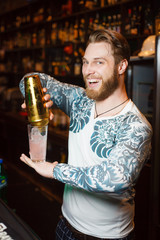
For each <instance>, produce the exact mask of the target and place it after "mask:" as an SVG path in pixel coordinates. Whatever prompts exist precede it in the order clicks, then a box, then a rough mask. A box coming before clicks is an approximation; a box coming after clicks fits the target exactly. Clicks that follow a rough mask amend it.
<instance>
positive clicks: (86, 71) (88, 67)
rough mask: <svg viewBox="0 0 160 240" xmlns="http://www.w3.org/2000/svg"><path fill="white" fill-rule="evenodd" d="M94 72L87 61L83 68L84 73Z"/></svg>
mask: <svg viewBox="0 0 160 240" xmlns="http://www.w3.org/2000/svg"><path fill="white" fill-rule="evenodd" d="M94 72H95V69H94V67H93V65H92V64H91V63H88V64H87V65H86V66H85V68H84V73H85V74H86V75H88V74H93V73H94Z"/></svg>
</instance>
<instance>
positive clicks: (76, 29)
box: [74, 19, 79, 43]
mask: <svg viewBox="0 0 160 240" xmlns="http://www.w3.org/2000/svg"><path fill="white" fill-rule="evenodd" d="M78 37H79V36H78V19H76V21H75V24H74V42H75V43H77V42H78Z"/></svg>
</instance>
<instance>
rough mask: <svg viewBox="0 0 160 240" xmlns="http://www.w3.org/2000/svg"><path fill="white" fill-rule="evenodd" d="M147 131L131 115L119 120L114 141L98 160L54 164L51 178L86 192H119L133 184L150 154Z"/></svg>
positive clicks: (147, 128)
mask: <svg viewBox="0 0 160 240" xmlns="http://www.w3.org/2000/svg"><path fill="white" fill-rule="evenodd" d="M124 126H125V127H124ZM151 135H152V131H151V129H150V128H149V127H148V126H147V125H145V124H143V123H142V122H140V121H138V120H137V117H136V118H135V116H134V115H133V116H131V117H130V122H129V121H128V120H127V122H126V121H124V122H123V124H122V126H121V129H119V133H118V134H117V139H116V144H115V145H114V146H113V147H112V148H111V149H110V150H109V152H108V155H107V156H106V158H104V161H102V163H101V164H99V165H94V166H90V167H74V166H71V165H68V164H58V165H57V166H56V167H55V168H54V172H53V175H54V178H56V179H57V180H59V181H61V182H63V183H67V184H69V185H72V186H75V187H78V188H81V189H85V190H87V191H90V192H116V193H118V192H123V191H125V190H126V189H128V188H129V187H132V186H134V184H135V182H136V180H137V178H138V176H139V173H140V171H141V169H142V167H143V165H144V163H145V161H146V159H147V158H148V157H149V155H150V150H151Z"/></svg>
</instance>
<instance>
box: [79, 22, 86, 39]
mask: <svg viewBox="0 0 160 240" xmlns="http://www.w3.org/2000/svg"><path fill="white" fill-rule="evenodd" d="M84 25H85V20H84V18H81V21H80V28H79V40H80V42H82V43H84V42H85V27H84Z"/></svg>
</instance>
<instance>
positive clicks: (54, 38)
mask: <svg viewBox="0 0 160 240" xmlns="http://www.w3.org/2000/svg"><path fill="white" fill-rule="evenodd" d="M51 43H52V44H53V45H55V44H56V43H57V23H56V22H54V23H53V24H52V30H51Z"/></svg>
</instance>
